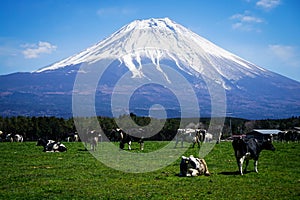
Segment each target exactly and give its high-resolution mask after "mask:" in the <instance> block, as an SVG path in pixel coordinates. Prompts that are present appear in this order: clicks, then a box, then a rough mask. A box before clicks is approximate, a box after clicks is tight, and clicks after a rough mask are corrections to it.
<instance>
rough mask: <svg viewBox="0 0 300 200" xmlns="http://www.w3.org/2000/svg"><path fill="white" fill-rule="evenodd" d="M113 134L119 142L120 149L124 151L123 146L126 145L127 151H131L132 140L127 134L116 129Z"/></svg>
mask: <svg viewBox="0 0 300 200" xmlns="http://www.w3.org/2000/svg"><path fill="white" fill-rule="evenodd" d="M115 133H116V134H117V138H118V140H119V141H120V149H124V147H125V144H128V150H131V143H132V138H131V137H130V135H129V134H127V133H125V132H124V131H123V130H122V129H120V128H117V129H116V131H115Z"/></svg>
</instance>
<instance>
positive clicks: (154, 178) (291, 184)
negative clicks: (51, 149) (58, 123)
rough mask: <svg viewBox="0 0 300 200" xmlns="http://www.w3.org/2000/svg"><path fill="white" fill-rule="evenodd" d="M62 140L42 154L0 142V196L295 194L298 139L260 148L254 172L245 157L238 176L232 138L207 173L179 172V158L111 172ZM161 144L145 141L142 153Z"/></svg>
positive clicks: (299, 193)
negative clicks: (61, 148) (150, 167)
mask: <svg viewBox="0 0 300 200" xmlns="http://www.w3.org/2000/svg"><path fill="white" fill-rule="evenodd" d="M64 144H65V145H66V146H67V147H68V151H67V152H64V153H44V152H42V147H39V146H35V143H34V142H24V143H0V152H1V159H0V167H1V170H0V173H1V179H0V199H46V198H47V199H289V200H290V199H300V144H299V143H289V144H287V143H274V146H275V147H276V151H275V152H271V151H263V152H262V153H261V157H260V160H259V164H258V170H259V173H258V174H256V173H255V172H253V161H250V164H249V168H248V169H249V173H246V174H245V175H244V176H240V175H237V165H236V161H235V158H234V154H233V149H232V146H231V143H230V142H222V143H221V144H218V145H216V146H215V147H214V149H213V151H211V152H210V154H208V155H207V156H206V157H205V160H206V162H207V164H208V168H209V171H210V172H211V173H212V175H211V176H209V177H205V176H201V177H178V173H179V163H180V158H178V160H177V161H175V162H174V163H172V164H171V165H169V166H167V167H165V168H163V169H160V170H158V171H155V172H149V173H142V174H139V173H135V174H133V173H125V172H121V171H116V170H114V169H111V168H108V167H106V166H105V165H104V164H102V163H101V162H99V161H98V160H97V159H95V158H94V157H93V156H92V155H91V154H90V153H89V152H88V151H84V147H83V145H82V143H64ZM164 144H165V143H164V142H146V143H145V152H147V151H154V150H155V149H157V148H159V147H161V146H163V145H164ZM102 145H105V144H102ZM135 145H136V146H135ZM137 145H138V144H137V143H134V144H133V148H137ZM134 151H136V152H138V150H134ZM197 152H198V149H197V148H194V149H192V148H190V149H188V151H187V152H186V153H185V155H186V156H189V155H190V154H194V155H195V156H197V154H198V153H197Z"/></svg>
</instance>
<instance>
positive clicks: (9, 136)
mask: <svg viewBox="0 0 300 200" xmlns="http://www.w3.org/2000/svg"><path fill="white" fill-rule="evenodd" d="M6 141H8V142H23V136H22V135H20V134H12V133H10V134H7V135H6Z"/></svg>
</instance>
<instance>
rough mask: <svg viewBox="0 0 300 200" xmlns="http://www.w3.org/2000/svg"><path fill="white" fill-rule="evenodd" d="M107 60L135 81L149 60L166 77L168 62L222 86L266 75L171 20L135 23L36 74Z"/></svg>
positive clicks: (259, 69)
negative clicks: (144, 61) (165, 61)
mask: <svg viewBox="0 0 300 200" xmlns="http://www.w3.org/2000/svg"><path fill="white" fill-rule="evenodd" d="M106 58H110V59H118V60H119V61H120V62H121V63H124V64H125V65H126V67H128V69H129V70H130V71H131V72H132V77H142V76H143V72H142V68H141V60H142V59H143V58H150V59H151V61H152V63H153V64H154V65H156V69H157V70H158V72H159V73H163V71H162V70H161V68H160V61H161V60H163V59H169V60H172V61H173V62H174V63H176V65H177V67H178V68H180V69H181V70H185V72H186V73H189V74H195V73H196V75H198V76H199V75H201V76H206V77H208V78H210V79H212V80H215V79H217V80H216V81H218V82H220V83H222V84H223V85H225V82H226V81H225V79H227V80H239V79H240V78H242V77H245V76H250V77H254V76H256V75H258V74H262V73H265V72H266V70H264V69H262V68H260V67H257V66H255V65H254V64H251V63H250V62H248V61H245V60H243V59H241V58H240V57H238V56H236V55H234V54H232V53H230V52H228V51H226V50H224V49H222V48H220V47H218V46H217V45H215V44H213V43H211V42H209V41H208V40H206V39H204V38H203V37H201V36H199V35H197V34H196V33H194V32H192V31H191V30H189V29H187V28H185V27H183V26H182V25H180V24H178V23H176V22H174V21H172V20H170V19H169V18H159V19H153V18H151V19H147V20H135V21H133V22H131V23H130V24H128V25H126V26H123V27H122V28H121V29H120V30H118V31H117V32H115V33H114V34H112V35H111V36H110V37H108V38H106V39H105V40H103V41H101V42H99V43H97V44H95V45H93V46H91V47H90V48H87V49H86V50H84V51H82V52H80V53H78V54H76V55H74V56H70V57H69V58H66V59H64V60H62V61H59V62H57V63H54V64H53V65H51V66H48V67H45V68H42V69H39V70H37V71H36V72H43V71H47V70H55V69H58V68H61V67H65V66H70V65H75V64H80V63H84V62H87V63H90V62H96V61H98V60H101V59H106ZM216 74H217V75H216ZM220 77H222V79H220ZM167 78H168V77H166V79H167ZM226 89H228V88H226Z"/></svg>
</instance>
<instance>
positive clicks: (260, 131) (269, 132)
mask: <svg viewBox="0 0 300 200" xmlns="http://www.w3.org/2000/svg"><path fill="white" fill-rule="evenodd" d="M253 131H254V132H258V133H260V134H265V135H270V134H273V135H274V134H275V135H277V134H278V133H279V132H281V130H277V129H253Z"/></svg>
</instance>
